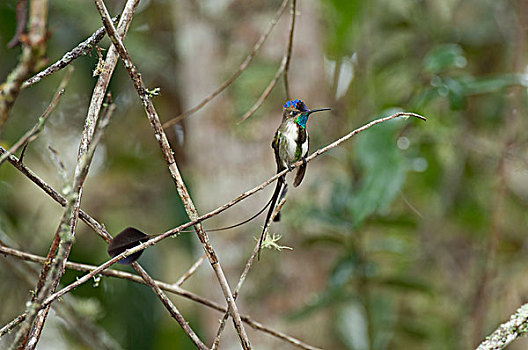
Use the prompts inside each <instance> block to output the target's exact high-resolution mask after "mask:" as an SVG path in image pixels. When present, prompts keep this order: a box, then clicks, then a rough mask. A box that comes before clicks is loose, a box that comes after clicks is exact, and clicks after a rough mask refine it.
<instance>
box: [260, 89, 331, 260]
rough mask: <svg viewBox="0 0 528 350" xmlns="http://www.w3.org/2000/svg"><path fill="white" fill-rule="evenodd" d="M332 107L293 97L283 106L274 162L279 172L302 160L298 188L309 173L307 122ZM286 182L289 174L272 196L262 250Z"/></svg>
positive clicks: (283, 177) (294, 181)
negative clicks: (315, 106) (312, 106)
mask: <svg viewBox="0 0 528 350" xmlns="http://www.w3.org/2000/svg"><path fill="white" fill-rule="evenodd" d="M329 110H330V108H319V109H308V107H307V106H306V104H305V103H304V102H303V101H302V100H298V99H297V100H291V101H287V102H286V103H285V104H284V105H283V106H282V122H281V124H280V125H279V128H278V129H277V131H276V132H275V137H274V138H273V142H272V143H271V147H272V148H273V151H274V152H275V162H276V163H277V173H280V172H281V171H283V170H284V169H287V168H288V169H289V168H290V167H291V166H292V164H294V163H296V162H298V161H299V160H301V159H302V160H303V164H302V165H301V166H300V167H299V169H298V170H297V173H296V175H295V179H294V180H293V187H297V186H299V185H300V184H301V181H302V180H303V178H304V174H305V172H306V156H307V155H308V145H309V141H310V139H309V137H308V131H307V130H306V123H307V122H308V117H309V116H310V115H311V114H312V113H315V112H322V111H329ZM286 190H287V184H286V176H285V175H283V176H281V177H280V178H279V179H278V180H277V185H276V186H275V191H274V192H273V196H272V197H271V200H270V201H271V205H270V208H269V210H268V214H267V216H266V221H265V222H264V228H263V230H262V234H261V236H260V241H259V252H260V246H261V244H262V240H263V239H264V233H265V232H266V228H267V226H268V224H269V220H270V218H271V214H272V213H273V211H274V210H275V205H276V204H277V199H278V198H279V196H280V197H281V198H282V196H284V195H285V194H286ZM279 220H280V212H279V213H277V215H276V216H275V219H274V221H279Z"/></svg>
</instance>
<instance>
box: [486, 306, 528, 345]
mask: <svg viewBox="0 0 528 350" xmlns="http://www.w3.org/2000/svg"><path fill="white" fill-rule="evenodd" d="M527 332H528V304H524V305H523V306H521V307H520V308H518V309H517V311H516V312H515V313H514V314H513V315H511V316H510V319H509V321H507V322H504V323H503V324H501V325H500V326H499V328H497V329H496V330H495V331H494V332H493V333H492V334H490V335H489V336H487V337H486V339H485V340H484V341H483V342H482V343H480V345H479V346H478V348H477V350H499V349H504V348H505V347H507V346H508V345H510V344H511V343H512V342H513V341H514V340H515V339H517V338H518V337H521V336H524V335H526V333H527Z"/></svg>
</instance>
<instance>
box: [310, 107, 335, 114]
mask: <svg viewBox="0 0 528 350" xmlns="http://www.w3.org/2000/svg"><path fill="white" fill-rule="evenodd" d="M331 110H332V109H331V108H319V109H311V110H309V111H308V115H310V114H312V113H315V112H322V111H331Z"/></svg>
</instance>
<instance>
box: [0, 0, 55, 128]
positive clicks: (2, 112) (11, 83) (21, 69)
mask: <svg viewBox="0 0 528 350" xmlns="http://www.w3.org/2000/svg"><path fill="white" fill-rule="evenodd" d="M47 19H48V1H47V0H34V1H31V2H30V5H29V32H28V35H27V39H26V40H27V42H25V41H26V40H25V41H24V42H23V43H24V45H23V48H22V55H21V57H20V61H19V62H18V64H17V66H16V67H15V69H13V71H12V72H11V73H10V74H9V75H8V76H7V79H6V81H5V82H4V83H3V84H0V135H1V134H2V130H3V128H4V124H5V123H6V121H7V119H8V118H9V112H10V111H11V108H12V107H13V105H14V103H15V100H16V99H17V97H18V94H19V93H20V87H21V85H22V83H23V82H24V79H26V78H27V77H28V76H29V74H31V72H33V70H34V69H35V67H36V66H37V65H38V64H40V60H41V58H42V57H43V56H44V51H45V49H46V23H47Z"/></svg>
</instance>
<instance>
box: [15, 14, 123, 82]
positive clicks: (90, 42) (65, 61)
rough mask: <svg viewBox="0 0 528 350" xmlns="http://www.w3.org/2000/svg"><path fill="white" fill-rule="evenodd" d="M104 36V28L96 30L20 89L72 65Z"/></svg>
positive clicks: (115, 19) (115, 18)
mask: <svg viewBox="0 0 528 350" xmlns="http://www.w3.org/2000/svg"><path fill="white" fill-rule="evenodd" d="M113 20H114V21H117V17H114V18H113ZM105 34H106V30H105V28H104V27H101V28H99V29H97V30H96V31H95V32H94V33H93V34H92V35H91V36H90V37H89V38H88V39H86V40H85V41H83V42H82V43H80V44H79V45H77V46H76V47H75V48H73V49H72V50H71V51H68V52H66V53H65V54H64V55H63V56H62V57H61V59H60V60H58V61H57V62H55V63H53V64H52V65H50V66H49V67H48V68H46V69H44V70H42V71H40V72H39V73H37V74H35V75H34V76H32V77H31V78H29V79H28V80H26V81H25V82H24V83H23V84H22V89H25V88H27V87H30V86H31V85H33V84H36V83H38V82H39V81H41V80H42V79H44V78H45V77H47V76H50V75H52V74H53V73H55V72H58V71H59V70H61V69H63V68H64V67H66V66H67V65H69V64H70V63H72V62H73V60H75V59H76V58H79V57H80V56H84V55H86V54H87V53H88V52H90V51H91V50H92V49H93V48H94V47H95V45H97V44H98V43H99V42H100V41H101V40H102V39H103V38H104V36H105Z"/></svg>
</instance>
